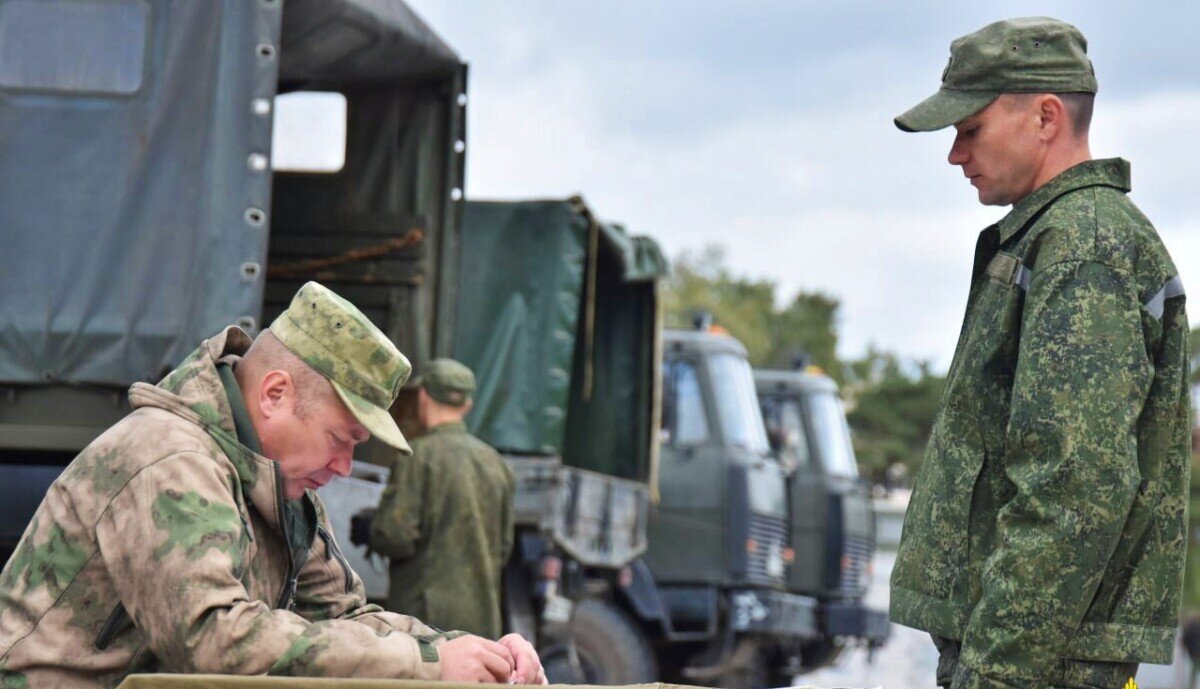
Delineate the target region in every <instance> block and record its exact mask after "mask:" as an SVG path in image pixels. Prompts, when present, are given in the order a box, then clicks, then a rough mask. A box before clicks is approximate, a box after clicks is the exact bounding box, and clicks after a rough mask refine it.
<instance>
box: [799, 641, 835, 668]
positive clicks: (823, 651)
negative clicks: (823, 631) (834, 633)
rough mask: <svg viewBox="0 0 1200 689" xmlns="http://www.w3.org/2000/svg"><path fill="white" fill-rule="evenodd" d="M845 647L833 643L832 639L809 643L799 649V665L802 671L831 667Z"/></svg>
mask: <svg viewBox="0 0 1200 689" xmlns="http://www.w3.org/2000/svg"><path fill="white" fill-rule="evenodd" d="M843 650H845V646H840V645H838V644H835V643H833V640H832V639H821V640H820V641H810V642H808V643H806V644H804V645H803V646H801V647H800V663H801V665H802V666H803V668H804V670H805V671H806V672H807V671H810V670H816V669H818V668H823V667H826V666H828V665H832V664H833V661H835V660H837V659H838V657H839V656H840V655H842V651H843Z"/></svg>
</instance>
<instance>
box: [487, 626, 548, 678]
mask: <svg viewBox="0 0 1200 689" xmlns="http://www.w3.org/2000/svg"><path fill="white" fill-rule="evenodd" d="M497 643H499V644H500V645H502V646H504V647H505V648H507V649H508V651H509V652H510V653H512V657H513V660H514V664H513V671H512V675H511V676H510V677H509V678H508V681H509V682H510V683H513V684H549V682H548V681H547V680H546V673H545V671H544V670H542V661H541V659H540V658H538V654H537V651H535V650H534V648H533V644H531V643H529V642H528V641H526V640H525V639H524V637H522V636H521V635H520V634H508V635H506V636H502V637H500V640H499V641H498V642H497Z"/></svg>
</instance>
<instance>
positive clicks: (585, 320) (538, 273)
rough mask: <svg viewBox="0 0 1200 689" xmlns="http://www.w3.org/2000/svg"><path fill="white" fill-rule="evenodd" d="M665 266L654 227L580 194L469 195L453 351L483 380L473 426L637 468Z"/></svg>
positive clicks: (644, 455) (584, 463)
mask: <svg viewBox="0 0 1200 689" xmlns="http://www.w3.org/2000/svg"><path fill="white" fill-rule="evenodd" d="M666 270H667V264H666V261H665V260H664V259H663V256H662V252H661V251H660V250H659V248H658V246H657V245H656V244H655V243H654V242H653V241H652V240H650V239H648V238H645V237H631V236H629V235H628V234H626V232H625V231H624V229H623V228H621V227H620V226H618V225H611V224H605V223H601V222H598V221H596V220H595V218H594V217H593V216H592V214H591V213H590V211H589V210H588V209H587V207H586V206H585V205H584V204H583V202H582V200H580V199H578V198H575V199H568V200H562V201H522V202H470V203H468V204H467V206H466V209H465V212H464V216H463V226H462V263H461V266H460V274H461V279H460V299H459V308H458V328H457V331H458V333H459V334H460V337H459V338H458V342H457V344H456V347H455V357H456V358H458V359H459V360H461V361H463V362H464V363H466V364H467V365H468V366H470V367H472V368H473V369H474V370H475V373H476V377H477V378H478V380H479V381H480V387H479V390H478V391H477V392H476V397H475V408H474V410H473V411H472V413H471V416H470V419H471V424H472V431H473V432H475V433H476V434H477V435H479V436H480V437H481V438H483V439H484V440H485V441H487V442H488V443H490V444H492V445H493V446H495V447H497V448H500V449H502V450H505V451H509V452H517V453H531V454H547V455H561V456H562V457H563V461H564V463H566V464H567V465H569V466H574V467H578V468H582V469H590V470H593V471H599V472H602V473H605V474H609V475H612V476H618V477H621V478H629V479H635V480H639V481H644V480H646V479H647V478H648V477H649V473H650V471H649V467H650V464H651V444H652V442H653V438H652V437H651V432H650V429H651V425H652V419H653V414H652V411H653V408H654V406H655V404H654V394H655V390H656V376H657V365H656V363H657V362H656V358H657V355H656V352H655V349H654V347H655V332H656V318H657V315H656V314H657V309H658V294H657V282H658V279H659V278H661V277H662V276H664V275H665V273H666ZM468 333H469V334H470V335H467V334H468Z"/></svg>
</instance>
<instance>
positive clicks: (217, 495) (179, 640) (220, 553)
mask: <svg viewBox="0 0 1200 689" xmlns="http://www.w3.org/2000/svg"><path fill="white" fill-rule="evenodd" d="M410 371H411V368H410V366H409V363H408V360H407V359H406V358H405V357H404V355H403V354H401V353H400V351H399V350H398V349H396V347H395V345H393V344H392V343H391V341H389V340H388V339H387V337H385V336H384V335H383V334H382V333H381V332H380V331H379V330H378V329H377V328H376V327H375V326H374V325H373V324H371V322H370V321H369V320H367V318H366V317H365V316H364V315H363V314H362V313H361V312H360V311H359V310H358V309H357V308H356V307H354V306H353V305H352V304H350V303H349V302H347V301H346V300H344V299H342V298H341V297H339V296H338V295H336V294H334V293H333V292H332V291H330V290H328V289H327V288H325V287H323V286H321V285H319V284H317V283H314V282H310V283H307V284H306V285H304V286H303V287H302V288H301V289H300V291H299V292H297V293H296V295H295V297H294V298H293V300H292V302H291V305H290V306H289V307H288V308H287V310H286V311H284V312H283V314H281V315H280V316H279V318H277V319H276V320H275V321H274V322H273V323H272V324H271V326H270V328H269V329H268V330H267V331H265V332H263V333H262V334H260V335H259V336H258V338H257V339H254V340H251V338H250V336H249V335H248V334H246V333H245V332H243V331H242V330H241V329H239V328H237V327H234V326H230V327H228V328H226V329H225V330H223V331H221V332H220V333H218V334H216V335H215V336H213V337H212V338H210V339H208V340H206V341H204V342H202V343H201V344H200V346H199V347H198V348H197V349H196V350H195V351H194V352H193V353H192V354H191V355H190V356H189V357H188V358H187V359H185V360H184V361H183V362H182V363H181V364H180V365H179V367H178V368H176V369H175V370H174V371H172V372H171V373H169V374H168V375H167V376H166V377H165V378H163V380H162V381H160V382H159V383H158V384H157V385H150V384H148V383H136V384H135V385H134V386H133V387H132V388H131V389H130V393H129V396H130V400H131V402H132V404H133V408H134V410H133V412H132V413H130V414H129V415H128V416H126V417H125V418H124V419H123V420H121V421H120V422H118V423H117V424H116V425H115V426H113V427H112V428H110V429H109V430H108V431H107V432H105V433H104V434H102V435H101V436H100V437H99V438H97V439H96V440H95V441H94V442H92V443H91V444H90V445H88V447H87V448H85V449H84V450H83V452H81V453H80V454H79V455H78V456H77V457H76V458H75V459H74V460H73V461H72V462H71V464H70V465H69V466H67V468H66V470H65V471H64V472H63V474H62V476H61V477H60V478H59V479H58V480H57V481H55V482H54V484H53V485H52V486H51V487H50V490H49V492H48V493H47V495H46V497H45V499H44V500H43V501H42V504H41V506H40V507H39V508H38V510H37V513H36V514H35V516H34V519H33V521H32V522H31V523H30V525H29V528H28V529H27V530H26V532H25V535H24V536H23V537H22V539H21V542H20V544H19V545H18V547H17V550H16V552H15V553H14V554H13V556H12V558H11V559H10V560H9V562H8V564H7V565H6V566H5V568H4V570H3V572H2V573H0V686H3V687H6V688H8V687H51V686H52V687H66V688H80V689H83V688H87V689H94V688H99V687H114V686H116V685H118V684H119V683H120V682H121V681H122V679H123V678H124V677H125V676H126V675H128V674H131V673H139V672H159V671H161V672H175V673H206V674H209V673H212V674H233V675H263V674H269V675H289V676H311V677H359V678H399V679H405V678H407V679H427V680H437V679H442V680H452V681H453V680H457V681H469V682H501V683H509V682H528V683H542V682H544V681H545V676H544V674H543V673H542V669H541V664H540V662H539V660H538V657H537V653H536V652H535V651H534V649H533V647H532V646H531V645H530V644H529V643H528V642H527V641H525V640H524V639H522V638H521V637H519V636H517V635H515V634H514V635H509V636H507V637H504V638H502V639H500V640H499V641H498V642H493V641H488V640H486V639H482V638H479V637H477V636H472V635H468V634H466V633H464V632H460V631H455V632H443V631H440V630H438V629H434V628H432V627H430V626H427V625H425V624H424V623H422V622H421V621H419V620H418V619H416V618H414V617H410V616H407V615H401V614H396V613H392V612H385V611H384V610H382V609H381V608H379V607H378V606H375V605H368V604H367V601H366V596H365V594H364V589H363V584H362V581H361V579H360V578H359V577H358V575H357V574H356V573H355V572H354V571H353V570H352V569H350V567H349V565H348V564H347V562H346V560H345V558H343V557H342V555H341V550H340V548H339V547H338V544H337V541H336V540H335V539H334V537H333V534H332V530H331V528H330V524H329V520H328V518H327V517H326V513H325V509H324V506H323V505H322V503H321V500H320V498H318V497H317V495H316V492H315V491H316V489H317V488H320V487H321V486H322V485H324V484H325V483H327V482H328V481H330V480H332V479H334V478H335V477H336V476H346V475H348V474H349V471H350V462H351V454H352V451H353V449H354V447H355V446H356V445H357V444H359V443H361V442H363V441H365V440H366V439H367V437H368V436H370V435H375V436H376V437H377V438H379V439H380V440H382V441H383V442H385V443H387V444H389V445H391V446H392V447H394V448H396V450H398V451H399V452H402V453H404V452H409V451H410V450H409V447H408V442H407V441H406V440H405V438H404V436H403V435H402V434H401V432H400V430H399V428H398V427H397V426H396V423H395V421H394V420H392V417H391V415H390V413H389V407H390V406H391V405H392V403H393V402H394V401H395V398H396V395H397V394H398V393H399V391H400V387H401V386H402V385H403V384H404V382H405V380H406V379H407V378H408V376H409V373H410Z"/></svg>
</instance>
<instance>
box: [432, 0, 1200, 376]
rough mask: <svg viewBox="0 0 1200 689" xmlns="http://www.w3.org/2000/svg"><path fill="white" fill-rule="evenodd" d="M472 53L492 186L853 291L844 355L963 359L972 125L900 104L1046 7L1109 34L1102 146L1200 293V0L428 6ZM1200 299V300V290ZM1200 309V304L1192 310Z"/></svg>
mask: <svg viewBox="0 0 1200 689" xmlns="http://www.w3.org/2000/svg"><path fill="white" fill-rule="evenodd" d="M409 3H410V5H411V6H412V7H413V8H414V9H415V10H416V11H417V12H418V13H420V14H421V15H422V16H423V17H424V18H425V19H426V20H427V21H428V22H429V24H430V25H431V26H433V27H434V29H435V30H437V31H438V32H439V33H440V34H441V35H442V36H443V37H444V38H445V40H446V41H447V42H448V43H449V44H450V45H451V46H453V47H454V48H455V49H456V50H457V51H458V52H459V54H460V55H461V56H462V57H463V59H464V60H466V61H467V62H468V63H469V64H470V85H469V90H468V93H469V95H470V101H469V105H468V148H467V195H468V197H469V198H514V199H515V198H533V197H543V198H544V197H566V196H568V195H571V194H574V193H576V192H582V193H583V194H584V196H585V197H586V198H587V199H588V201H589V203H590V204H591V206H592V207H593V209H594V210H595V211H596V212H597V213H598V214H600V215H601V216H602V217H604V218H606V219H608V220H613V221H619V222H622V223H624V224H625V225H626V226H627V227H628V228H629V229H630V230H631V231H632V232H634V233H636V234H647V235H651V236H653V237H655V238H656V239H657V240H659V242H660V243H661V244H662V245H663V246H664V248H665V249H666V251H667V252H668V254H669V255H671V256H675V255H677V254H678V253H679V252H680V251H682V250H699V249H702V248H703V247H705V246H706V245H710V244H720V245H723V246H724V247H726V249H727V256H728V260H729V263H730V265H731V267H732V268H733V270H734V271H735V272H737V273H739V274H742V275H745V276H748V277H756V278H757V277H766V278H770V279H773V280H775V281H777V282H778V283H779V285H780V287H781V290H780V297H781V299H787V298H790V296H791V295H792V294H793V293H794V292H795V291H796V290H799V289H804V290H820V291H824V292H827V293H829V294H832V295H835V296H837V297H838V298H840V299H841V301H842V316H841V323H840V331H841V336H842V340H841V345H840V349H841V354H842V355H843V356H856V355H858V354H861V353H862V352H863V351H864V350H865V348H866V347H867V345H868V344H870V343H874V344H876V345H877V346H879V347H882V348H884V349H888V350H892V351H895V352H898V353H900V354H902V355H904V356H907V357H913V358H917V359H927V360H930V361H932V362H933V363H934V364H935V366H937V367H938V368H944V367H946V366H947V365H948V364H949V360H950V357H951V354H952V353H953V348H954V340H955V337H956V335H957V332H958V328H959V325H960V322H961V318H962V311H963V308H964V304H965V301H966V292H967V286H968V279H969V272H970V262H971V256H972V250H973V246H974V241H975V237H976V235H977V234H978V232H979V230H980V229H982V228H983V227H985V226H986V225H988V224H990V223H992V222H994V221H995V220H997V219H999V218H1000V217H1001V216H1002V215H1003V214H1004V212H1005V210H1006V209H1001V208H995V207H992V208H985V207H982V206H980V205H978V203H977V201H976V197H975V193H974V190H973V189H972V188H971V187H970V186H969V185H968V184H967V182H966V180H965V179H963V177H962V174H961V172H960V171H959V169H958V168H952V167H951V166H949V165H948V164H947V163H946V153H947V149H948V147H949V145H950V143H951V139H952V134H951V133H950V132H949V131H943V132H936V133H932V134H923V135H917V134H903V133H901V132H899V131H898V130H897V129H895V127H894V126H893V125H892V117H894V116H895V115H897V114H899V113H900V112H902V111H904V110H906V109H907V108H908V107H910V106H912V105H914V104H916V103H917V102H918V101H920V100H921V99H923V98H925V97H926V96H928V95H930V94H931V93H933V92H934V91H935V90H936V88H937V86H938V80H939V77H940V75H941V72H942V68H943V67H944V66H945V63H946V60H947V58H948V57H949V44H950V41H951V40H952V39H953V38H955V37H957V36H961V35H963V34H966V33H969V32H971V31H974V30H975V29H977V28H979V27H981V26H983V25H984V24H987V23H988V22H991V21H994V20H996V19H1000V18H1004V17H1014V16H1028V15H1035V14H1047V15H1050V16H1055V17H1058V18H1060V19H1064V20H1066V21H1069V22H1071V23H1073V24H1075V25H1076V26H1078V27H1079V28H1080V29H1081V30H1082V31H1083V33H1084V35H1086V36H1087V38H1088V40H1089V42H1090V45H1089V53H1090V55H1091V57H1092V60H1093V63H1094V64H1095V67H1096V73H1097V77H1098V79H1099V81H1100V94H1099V97H1098V100H1097V112H1096V116H1095V120H1094V123H1093V133H1092V152H1093V154H1094V155H1095V156H1096V157H1109V156H1114V155H1120V156H1122V157H1125V158H1127V159H1129V160H1130V161H1131V162H1132V165H1133V188H1134V191H1133V194H1132V198H1133V199H1134V201H1135V202H1136V203H1137V204H1138V205H1139V206H1141V208H1142V210H1143V211H1145V212H1146V213H1147V215H1149V216H1150V218H1151V219H1152V220H1153V221H1154V222H1155V224H1156V225H1157V227H1158V229H1159V232H1160V233H1161V234H1162V236H1163V238H1164V239H1165V241H1166V243H1167V246H1168V248H1169V249H1170V250H1171V252H1172V254H1173V256H1174V257H1175V261H1176V264H1177V265H1178V267H1179V270H1180V273H1181V275H1182V276H1183V279H1184V282H1185V283H1186V284H1187V285H1188V286H1189V287H1192V288H1193V289H1196V290H1200V194H1197V192H1196V179H1197V176H1198V173H1200V163H1198V162H1197V159H1196V155H1197V152H1198V148H1200V69H1197V67H1196V52H1195V30H1196V27H1197V26H1200V3H1166V2H1161V3H1147V2H1142V3H1136V4H1135V3H1129V2H1116V1H1111V0H1103V1H1096V0H1092V1H1090V2H1041V3H1031V2H1013V3H1007V4H1003V6H1002V7H1003V8H1002V9H995V8H996V7H997V6H1000V3H986V4H985V3H950V2H928V1H920V0H915V1H913V2H907V3H890V2H855V1H842V2H828V3H812V2H800V1H796V0H791V1H787V0H767V1H756V2H733V1H729V2H716V1H711V0H697V1H693V2H686V3H685V2H681V1H676V2H654V1H653V0H641V1H638V2H632V1H624V0H610V1H608V2H586V3H585V2H575V1H563V0H558V1H552V0H508V1H507V2H502V3H499V2H494V1H485V0H453V1H451V0H409ZM1198 293H1200V292H1198ZM1192 311H1193V323H1196V322H1200V307H1196V306H1193V308H1192Z"/></svg>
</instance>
